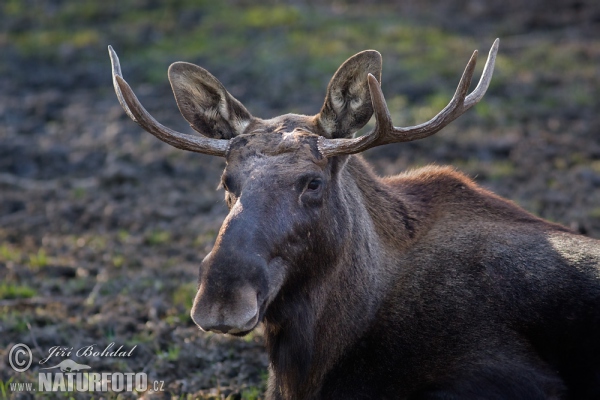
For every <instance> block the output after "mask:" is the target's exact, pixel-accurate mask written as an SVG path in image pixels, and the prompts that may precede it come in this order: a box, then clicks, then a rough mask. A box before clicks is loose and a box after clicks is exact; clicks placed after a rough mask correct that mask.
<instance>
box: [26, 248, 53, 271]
mask: <svg viewBox="0 0 600 400" xmlns="http://www.w3.org/2000/svg"><path fill="white" fill-rule="evenodd" d="M28 264H29V266H30V267H31V268H33V269H39V268H43V267H45V266H46V265H48V255H47V254H46V251H45V250H44V249H39V250H38V252H37V253H35V254H30V255H29V263H28Z"/></svg>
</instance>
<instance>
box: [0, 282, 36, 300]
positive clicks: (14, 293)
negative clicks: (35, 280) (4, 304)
mask: <svg viewBox="0 0 600 400" xmlns="http://www.w3.org/2000/svg"><path fill="white" fill-rule="evenodd" d="M36 294H37V292H36V290H35V289H33V288H31V287H29V286H27V285H17V284H13V283H0V299H28V298H31V297H33V296H35V295H36Z"/></svg>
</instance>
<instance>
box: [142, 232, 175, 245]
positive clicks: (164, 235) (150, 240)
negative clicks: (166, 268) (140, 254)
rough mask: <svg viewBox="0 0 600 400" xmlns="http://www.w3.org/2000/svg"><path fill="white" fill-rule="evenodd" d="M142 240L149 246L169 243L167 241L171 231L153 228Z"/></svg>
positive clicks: (169, 239) (169, 238)
mask: <svg viewBox="0 0 600 400" xmlns="http://www.w3.org/2000/svg"><path fill="white" fill-rule="evenodd" d="M144 241H145V242H146V244H149V245H151V246H157V245H161V244H166V243H169V241H171V232H169V231H162V230H154V231H152V232H150V233H149V234H147V235H146V238H145V240H144Z"/></svg>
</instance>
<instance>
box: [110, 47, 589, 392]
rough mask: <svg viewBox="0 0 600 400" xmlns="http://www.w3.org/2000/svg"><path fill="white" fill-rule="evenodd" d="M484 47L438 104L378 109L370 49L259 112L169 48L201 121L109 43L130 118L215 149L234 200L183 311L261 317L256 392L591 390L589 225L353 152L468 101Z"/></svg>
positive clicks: (427, 127) (221, 320) (399, 136)
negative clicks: (566, 222)
mask: <svg viewBox="0 0 600 400" xmlns="http://www.w3.org/2000/svg"><path fill="white" fill-rule="evenodd" d="M497 49H498V40H496V42H494V45H493V46H492V49H491V50H490V54H489V56H488V60H487V63H486V65H485V67H484V71H483V74H482V77H481V79H480V82H479V84H478V85H477V87H476V88H475V89H474V91H473V92H471V93H470V94H468V89H469V85H470V83H471V78H472V75H473V70H474V67H475V63H476V56H477V53H476V52H475V53H474V54H473V57H471V60H470V61H469V63H468V64H467V67H466V69H465V72H464V74H463V76H462V78H461V80H460V83H459V85H458V88H457V90H456V93H455V95H454V97H453V98H452V99H451V101H450V103H449V104H448V105H447V106H446V108H444V109H443V110H442V111H441V112H440V113H439V114H438V115H436V116H435V117H434V118H433V119H431V120H430V121H428V122H426V123H423V124H420V125H416V126H413V127H394V126H393V124H392V121H391V118H390V113H389V111H388V108H387V106H386V103H385V99H384V97H383V94H382V91H381V87H380V84H379V82H380V77H381V56H380V55H379V53H378V52H376V51H372V50H368V51H364V52H361V53H358V54H356V55H355V56H353V57H351V58H350V59H348V60H347V61H346V62H345V63H344V64H343V65H342V66H341V67H340V68H339V69H338V71H337V72H336V73H335V75H334V77H333V78H332V80H331V82H330V83H329V86H328V88H327V93H326V97H325V102H324V104H323V107H322V108H321V111H320V112H319V113H318V114H316V115H314V116H304V115H295V114H286V115H282V116H279V117H276V118H272V119H268V120H263V119H260V118H257V117H254V116H252V115H251V114H250V113H249V112H248V111H247V110H246V108H245V107H244V106H243V105H242V104H241V103H240V102H239V101H237V100H236V99H235V98H234V97H233V96H231V94H229V93H228V92H227V90H225V88H224V87H223V85H222V84H221V83H220V82H219V81H218V80H217V79H216V78H215V77H214V76H213V75H211V74H210V73H209V72H207V71H206V70H204V69H202V68H200V67H198V66H195V65H193V64H188V63H183V62H178V63H175V64H173V65H171V67H170V68H169V80H170V82H171V86H172V88H173V91H174V93H175V98H176V101H177V104H178V106H179V109H180V111H181V113H182V114H183V116H184V118H185V119H186V120H187V121H188V122H189V123H190V124H191V126H192V128H193V129H195V130H196V131H198V132H199V133H200V134H201V135H200V136H197V135H189V134H184V133H180V132H175V131H173V130H171V129H169V128H167V127H165V126H163V125H161V124H160V123H158V122H157V121H156V120H155V119H154V118H152V116H150V115H149V114H148V112H147V111H146V110H145V109H144V108H143V107H142V106H141V104H140V103H139V101H138V100H137V98H136V97H135V95H134V94H133V92H132V90H131V88H130V87H129V85H128V84H127V83H126V82H125V80H123V77H122V74H121V68H120V66H119V61H118V58H117V55H116V53H115V52H114V51H113V50H112V48H109V52H110V56H111V60H112V64H113V81H114V86H115V90H116V93H117V97H118V99H119V101H120V103H121V105H122V106H123V108H124V109H125V112H126V113H127V114H128V115H129V116H130V117H131V118H132V119H133V120H134V121H136V122H137V123H138V124H140V125H141V126H142V127H143V128H144V129H146V130H147V131H149V132H150V133H152V134H153V135H155V136H156V137H158V138H159V139H160V140H163V141H164V142H166V143H169V144H171V145H173V146H175V147H178V148H181V149H184V150H190V151H195V152H199V153H205V154H211V155H215V156H220V157H225V159H226V161H227V165H226V168H225V170H224V172H223V175H222V178H221V183H222V186H223V188H224V189H225V191H226V202H227V205H228V206H229V209H230V212H229V215H228V216H227V217H226V219H225V221H224V223H223V226H222V227H221V229H220V231H219V234H218V237H217V240H216V243H215V245H214V248H213V249H212V251H211V252H210V253H209V255H208V256H206V258H205V259H204V260H203V261H202V263H201V265H200V273H199V283H198V292H197V294H196V297H195V300H194V305H193V309H192V313H191V314H192V318H193V320H194V321H195V322H196V324H197V325H198V326H199V327H200V328H201V329H203V330H205V331H213V332H219V333H228V334H231V335H239V336H242V335H245V334H247V333H248V332H250V331H252V330H253V329H254V328H255V327H256V326H257V325H258V324H259V323H261V322H264V327H265V338H266V343H267V348H268V351H269V357H270V377H269V383H268V393H267V397H268V398H269V399H408V398H411V399H412V398H419V399H471V398H485V399H546V398H570V399H581V398H588V399H598V398H600V243H599V242H598V241H596V240H593V239H590V238H587V237H584V236H581V235H578V234H576V233H574V232H571V231H570V230H569V229H567V228H564V227H562V226H560V225H557V224H553V223H550V222H547V221H544V220H542V219H539V218H537V217H535V216H533V215H531V214H529V213H528V212H526V211H524V210H523V209H521V208H519V207H518V206H517V205H515V204H514V203H512V202H510V201H508V200H505V199H503V198H501V197H499V196H496V195H495V194H493V193H491V192H489V191H487V190H485V189H483V188H481V187H478V186H477V185H476V184H475V183H473V182H472V181H471V180H470V179H468V178H467V177H465V176H464V175H463V174H461V173H459V172H457V171H455V170H454V169H452V168H449V167H432V166H430V167H425V168H421V169H418V170H414V171H410V172H406V173H403V174H400V175H397V176H393V177H388V178H381V177H378V176H376V175H375V174H374V173H373V172H372V170H371V168H370V167H369V165H368V164H367V163H366V162H365V161H364V160H363V159H362V158H361V157H360V156H359V155H356V154H357V153H360V152H362V151H364V150H366V149H369V148H371V147H374V146H379V145H384V144H388V143H394V142H404V141H411V140H416V139H421V138H424V137H427V136H429V135H432V134H434V133H435V132H437V131H439V130H440V129H442V128H443V127H444V126H445V125H447V124H448V123H450V122H451V121H452V120H454V119H455V118H457V117H458V116H459V115H461V114H462V113H463V112H465V111H466V110H467V109H469V108H470V107H472V106H473V105H475V104H476V103H477V102H478V101H479V100H481V98H482V97H483V95H484V93H485V91H486V89H487V87H488V84H489V82H490V79H491V77H492V73H493V69H494V61H495V58H496V52H497ZM373 114H374V115H375V122H376V124H375V127H374V128H373V130H372V131H371V132H369V133H368V134H366V135H363V136H360V137H358V138H353V135H354V133H356V132H357V131H358V130H359V129H360V128H362V127H363V126H364V125H365V124H366V123H367V122H368V121H369V119H370V118H371V117H372V115H373Z"/></svg>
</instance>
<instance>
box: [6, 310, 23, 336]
mask: <svg viewBox="0 0 600 400" xmlns="http://www.w3.org/2000/svg"><path fill="white" fill-rule="evenodd" d="M29 320H30V318H29V316H28V315H27V314H24V313H21V312H15V311H8V312H6V313H1V314H0V323H1V324H2V326H3V328H4V329H5V330H6V331H12V332H14V333H17V334H22V333H25V332H27V331H28V330H29V327H28V326H27V324H28V323H29Z"/></svg>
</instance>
